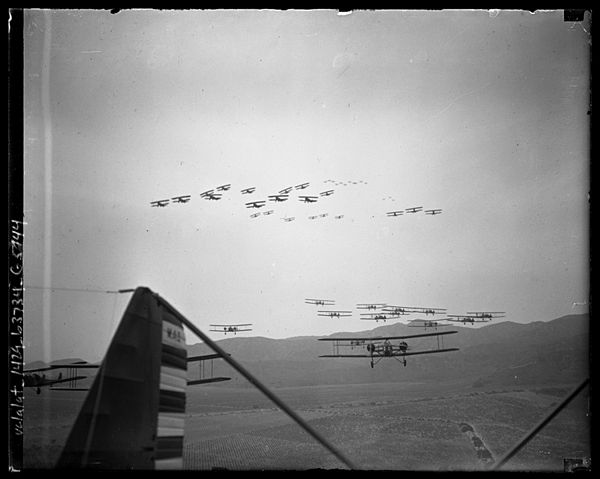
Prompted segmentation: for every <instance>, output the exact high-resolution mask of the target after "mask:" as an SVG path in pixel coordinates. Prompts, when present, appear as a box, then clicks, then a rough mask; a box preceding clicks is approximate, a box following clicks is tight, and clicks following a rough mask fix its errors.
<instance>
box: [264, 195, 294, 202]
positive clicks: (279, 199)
mask: <svg viewBox="0 0 600 479" xmlns="http://www.w3.org/2000/svg"><path fill="white" fill-rule="evenodd" d="M289 197H290V195H288V194H281V195H269V196H268V198H269V201H275V202H276V203H280V202H282V201H287V200H288V199H289Z"/></svg>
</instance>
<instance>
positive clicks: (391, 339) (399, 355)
mask: <svg viewBox="0 0 600 479" xmlns="http://www.w3.org/2000/svg"><path fill="white" fill-rule="evenodd" d="M456 332H457V331H444V332H439V333H426V334H413V335H408V336H377V337H371V338H366V337H364V338H361V337H354V338H344V337H339V338H320V339H319V341H330V342H332V343H333V354H324V355H321V356H319V357H320V358H370V359H371V367H374V366H375V365H376V364H377V363H378V362H379V361H381V360H382V359H383V358H394V359H396V360H398V361H400V362H402V363H403V364H404V366H406V356H414V355H417V354H434V353H446V352H450V351H458V348H443V347H442V346H443V338H442V341H441V342H440V337H441V336H444V335H447V334H454V333H456ZM428 336H431V337H433V336H435V337H437V348H436V349H428V350H421V351H411V350H409V346H408V343H407V342H406V341H400V340H403V339H413V338H424V337H428ZM361 341H362V342H364V343H362V345H363V346H364V348H365V349H366V350H367V353H366V354H340V348H341V347H351V348H354V347H356V346H357V345H360V344H361V343H360V342H361ZM396 341H397V342H396Z"/></svg>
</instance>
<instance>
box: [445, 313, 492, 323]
mask: <svg viewBox="0 0 600 479" xmlns="http://www.w3.org/2000/svg"><path fill="white" fill-rule="evenodd" d="M446 321H452V322H453V323H463V324H471V325H474V324H475V323H487V322H488V321H489V320H488V319H483V318H481V317H480V316H475V315H469V314H449V315H448V318H446Z"/></svg>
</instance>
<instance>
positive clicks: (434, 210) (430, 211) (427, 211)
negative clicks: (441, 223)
mask: <svg viewBox="0 0 600 479" xmlns="http://www.w3.org/2000/svg"><path fill="white" fill-rule="evenodd" d="M425 214H426V215H441V214H442V210H441V209H433V210H425Z"/></svg>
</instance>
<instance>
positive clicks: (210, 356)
mask: <svg viewBox="0 0 600 479" xmlns="http://www.w3.org/2000/svg"><path fill="white" fill-rule="evenodd" d="M222 357H223V356H221V355H220V354H216V353H215V354H204V355H202V356H191V357H188V358H187V362H188V364H189V363H193V362H197V363H199V364H200V378H199V379H191V380H188V381H187V384H188V386H195V385H197V384H209V383H218V382H223V381H230V380H231V378H228V377H225V376H214V375H213V372H214V370H213V364H212V360H213V359H220V358H222ZM205 361H210V363H209V364H210V377H206V376H205V374H207V371H206V369H207V368H206V367H205V363H204V362H205Z"/></svg>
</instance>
